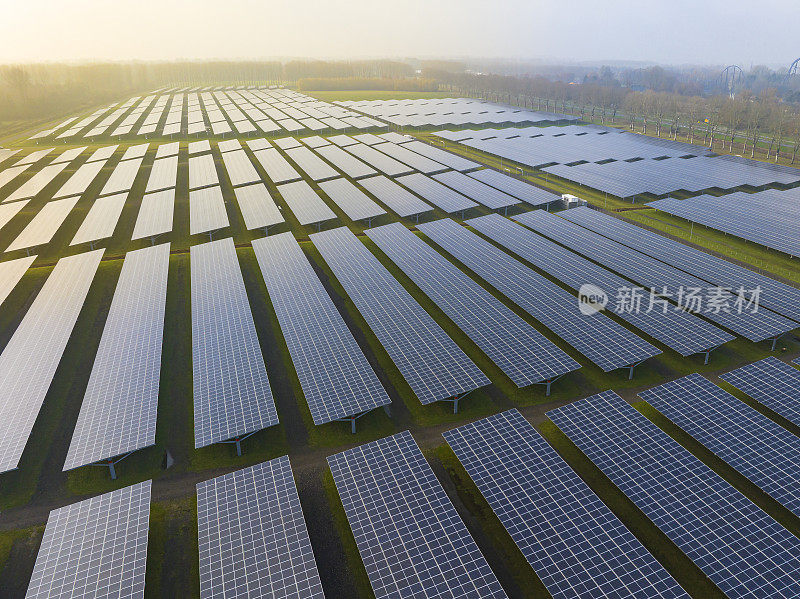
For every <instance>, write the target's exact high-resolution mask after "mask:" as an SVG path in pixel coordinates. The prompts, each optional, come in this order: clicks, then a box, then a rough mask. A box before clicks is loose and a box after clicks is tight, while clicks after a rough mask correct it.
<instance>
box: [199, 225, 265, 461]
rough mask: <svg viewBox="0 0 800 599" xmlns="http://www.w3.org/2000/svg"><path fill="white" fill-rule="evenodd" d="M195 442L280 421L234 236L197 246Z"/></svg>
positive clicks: (215, 440) (244, 432)
mask: <svg viewBox="0 0 800 599" xmlns="http://www.w3.org/2000/svg"><path fill="white" fill-rule="evenodd" d="M190 253H191V263H192V276H191V279H192V365H193V368H192V370H193V374H194V431H195V434H194V446H195V448H198V447H205V446H206V445H211V444H212V443H219V442H220V441H228V440H231V439H235V438H237V437H241V436H243V435H247V434H248V433H253V432H255V431H259V430H261V429H263V428H267V427H270V426H273V425H275V424H278V413H277V411H276V410H275V402H274V401H273V399H272V390H271V389H270V385H269V380H268V379H267V371H266V368H265V367H264V358H263V357H262V355H261V346H260V345H259V343H258V336H257V335H256V327H255V324H254V323H253V315H252V314H251V313H250V302H249V301H248V299H247V291H246V289H245V286H244V280H243V279H242V272H241V270H239V260H238V258H237V257H236V248H235V247H234V245H233V239H231V238H227V239H220V240H219V241H212V242H210V243H203V244H200V245H195V246H192V247H191V250H190Z"/></svg>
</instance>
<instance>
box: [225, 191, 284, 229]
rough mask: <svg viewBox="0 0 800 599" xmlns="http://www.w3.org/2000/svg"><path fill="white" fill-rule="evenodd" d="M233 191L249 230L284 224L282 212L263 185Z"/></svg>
mask: <svg viewBox="0 0 800 599" xmlns="http://www.w3.org/2000/svg"><path fill="white" fill-rule="evenodd" d="M233 191H234V193H235V194H236V201H237V202H238V204H239V209H240V210H241V211H242V217H243V218H244V224H245V226H246V227H247V228H248V229H261V228H267V227H270V226H272V225H276V224H278V223H282V222H284V220H283V215H282V214H281V211H280V210H279V209H278V207H277V206H276V205H275V200H273V199H272V196H271V195H270V193H269V190H268V189H267V188H266V186H265V185H264V184H263V183H256V184H255V185H245V186H243V187H237V188H236V189H234V190H233Z"/></svg>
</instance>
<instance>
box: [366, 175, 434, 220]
mask: <svg viewBox="0 0 800 599" xmlns="http://www.w3.org/2000/svg"><path fill="white" fill-rule="evenodd" d="M358 184H359V185H361V187H363V188H364V189H366V190H367V191H368V192H370V193H371V194H372V195H374V196H375V197H376V198H378V200H380V201H381V202H382V203H383V204H385V205H386V206H388V207H389V208H390V209H391V210H393V211H394V212H395V213H396V214H397V216H400V217H406V216H413V215H419V214H422V213H423V212H430V211H432V210H433V206H430V205H429V204H426V203H425V202H423V201H422V200H420V199H419V198H418V197H417V196H415V195H414V194H413V193H411V192H410V191H408V190H407V189H406V188H405V187H401V186H400V185H398V184H397V183H395V182H394V181H393V180H392V179H389V178H388V177H384V176H383V175H378V176H377V177H367V178H366V179H361V180H360V181H359V182H358Z"/></svg>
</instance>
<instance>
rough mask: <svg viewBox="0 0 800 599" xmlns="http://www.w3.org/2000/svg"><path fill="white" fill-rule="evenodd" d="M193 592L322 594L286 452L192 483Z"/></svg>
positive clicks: (290, 597) (291, 597) (307, 597)
mask: <svg viewBox="0 0 800 599" xmlns="http://www.w3.org/2000/svg"><path fill="white" fill-rule="evenodd" d="M197 524H198V538H199V547H200V597H201V598H202V599H215V598H217V597H224V598H226V599H232V598H235V597H285V598H286V599H312V598H320V599H321V598H322V597H324V594H323V592H322V584H321V583H320V579H319V573H318V572H317V564H316V562H315V561H314V552H313V550H312V548H311V541H310V539H309V538H308V530H307V529H306V522H305V519H304V518H303V510H302V507H301V506H300V498H299V497H298V495H297V487H296V486H295V482H294V477H293V476H292V466H291V464H290V463H289V457H288V456H283V457H280V458H275V459H274V460H270V461H268V462H264V463H261V464H256V465H255V466H251V467H249V468H244V469H242V470H236V471H235V472H231V473H229V474H225V475H223V476H219V477H217V478H212V479H211V480H207V481H203V482H200V483H198V484H197Z"/></svg>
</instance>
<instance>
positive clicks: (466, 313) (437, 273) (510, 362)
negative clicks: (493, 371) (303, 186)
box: [366, 223, 580, 391]
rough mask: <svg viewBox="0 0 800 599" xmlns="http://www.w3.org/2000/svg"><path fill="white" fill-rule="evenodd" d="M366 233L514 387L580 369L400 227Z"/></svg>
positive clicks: (549, 379)
mask: <svg viewBox="0 0 800 599" xmlns="http://www.w3.org/2000/svg"><path fill="white" fill-rule="evenodd" d="M366 234H367V236H368V237H369V238H370V239H371V240H372V241H374V242H375V244H376V245H377V246H378V247H379V248H380V249H381V251H382V252H383V253H385V254H386V255H387V256H388V257H389V258H390V259H391V260H392V261H393V262H394V263H395V264H396V265H397V266H398V267H399V268H400V270H402V271H403V272H404V273H405V274H406V275H407V276H408V277H409V278H410V279H411V280H412V281H414V283H415V284H416V285H417V287H419V288H420V289H421V290H422V291H423V293H425V295H427V296H428V297H429V298H430V299H431V300H432V301H433V302H434V303H435V304H436V305H437V306H438V307H439V308H440V309H441V310H442V311H443V312H444V313H445V314H446V315H447V316H448V317H449V318H450V319H451V320H452V321H453V322H454V323H455V324H456V325H457V326H458V327H459V328H460V329H461V330H462V331H464V333H466V335H467V336H468V337H469V338H470V339H471V340H472V341H473V342H474V343H475V344H476V345H477V346H478V347H479V348H480V349H481V350H482V351H483V353H485V354H486V355H487V356H488V357H489V359H490V360H491V361H492V362H494V363H495V364H496V365H497V366H498V368H500V370H502V371H503V372H504V373H505V374H506V376H508V378H509V379H511V381H512V382H513V383H514V384H515V385H516V386H517V387H526V386H528V385H532V384H536V383H544V382H546V381H551V380H552V379H554V378H557V377H559V376H561V375H563V374H566V373H567V372H571V371H573V370H577V369H578V368H580V364H578V363H577V362H576V361H575V360H573V359H572V358H570V357H569V356H568V355H567V354H566V353H564V352H563V351H562V350H560V349H559V348H558V347H557V346H556V345H555V344H553V343H552V342H551V341H550V340H548V339H547V338H546V337H545V336H544V335H542V334H541V333H539V332H538V331H537V330H536V329H534V328H533V327H532V326H531V325H529V324H528V323H526V322H525V321H524V320H523V319H522V318H521V317H519V316H517V315H516V314H515V313H514V312H513V311H512V310H511V309H510V308H508V307H506V306H505V305H504V304H503V303H502V302H500V301H499V300H498V299H496V298H495V297H494V296H492V294H491V293H489V292H488V291H486V290H485V289H484V288H483V287H481V286H480V285H478V284H477V283H476V282H475V281H473V280H472V279H471V278H469V276H468V275H466V274H465V273H464V272H462V271H461V270H460V269H459V268H458V267H457V266H455V265H454V264H452V263H451V262H450V261H448V260H447V259H446V258H445V257H444V256H442V255H441V254H439V253H438V252H437V251H435V250H434V249H433V248H432V247H430V246H429V245H427V244H426V243H425V242H424V241H422V239H420V238H419V237H417V236H416V235H414V234H413V233H412V232H411V231H409V230H408V229H407V228H406V227H405V226H403V225H402V224H400V223H392V224H390V225H385V226H383V227H377V228H374V229H368V230H367V231H366ZM548 391H549V385H548Z"/></svg>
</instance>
